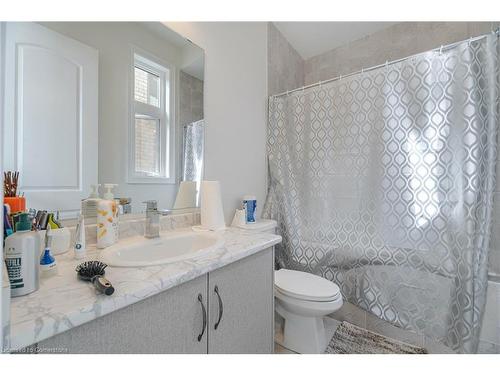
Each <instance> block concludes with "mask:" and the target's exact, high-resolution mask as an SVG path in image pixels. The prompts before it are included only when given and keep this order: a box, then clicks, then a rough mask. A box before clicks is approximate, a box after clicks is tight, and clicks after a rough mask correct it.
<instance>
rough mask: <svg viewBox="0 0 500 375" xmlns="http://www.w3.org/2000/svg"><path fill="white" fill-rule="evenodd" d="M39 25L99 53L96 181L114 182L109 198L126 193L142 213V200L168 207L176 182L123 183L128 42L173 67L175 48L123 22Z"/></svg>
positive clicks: (178, 55) (176, 61)
mask: <svg viewBox="0 0 500 375" xmlns="http://www.w3.org/2000/svg"><path fill="white" fill-rule="evenodd" d="M42 25H44V26H46V27H49V28H51V29H52V30H54V31H57V32H59V33H61V34H64V35H66V36H68V37H70V38H74V39H76V40H79V41H80V42H82V43H85V44H87V45H89V46H91V47H94V48H96V49H97V50H98V51H99V183H100V184H104V183H115V184H119V186H118V187H117V188H116V189H115V196H117V197H118V196H120V197H132V199H133V202H132V205H133V210H134V211H143V204H142V203H141V202H142V201H145V200H147V199H156V200H158V204H159V207H162V208H166V207H172V206H173V202H174V199H175V194H176V192H177V185H172V184H170V185H166V184H127V181H126V176H127V167H128V159H127V147H128V143H127V142H128V141H127V137H128V124H129V117H128V116H129V112H128V103H129V102H128V100H129V83H130V82H129V70H130V63H131V60H130V48H131V47H130V45H131V44H133V45H135V46H137V47H139V48H141V49H143V50H145V51H146V52H149V53H150V54H153V55H154V56H156V57H158V58H160V59H162V60H164V61H166V62H168V63H170V64H173V65H175V66H179V63H180V58H181V51H180V49H179V48H178V47H176V46H174V45H172V44H171V43H168V42H167V41H165V40H163V39H161V38H159V37H157V36H156V35H155V34H153V33H151V32H150V31H148V30H147V29H145V28H144V27H142V26H140V25H139V24H134V23H129V22H44V23H42ZM176 153H177V154H179V152H176ZM101 191H104V190H103V189H102V190H101Z"/></svg>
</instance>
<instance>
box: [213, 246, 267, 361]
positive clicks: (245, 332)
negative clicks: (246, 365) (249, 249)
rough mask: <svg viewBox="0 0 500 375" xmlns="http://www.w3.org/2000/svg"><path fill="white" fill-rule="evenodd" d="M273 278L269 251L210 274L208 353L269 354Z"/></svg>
mask: <svg viewBox="0 0 500 375" xmlns="http://www.w3.org/2000/svg"><path fill="white" fill-rule="evenodd" d="M273 276H274V271H273V250H272V249H271V248H270V249H267V250H264V251H262V252H259V253H257V254H255V255H252V256H250V257H248V258H244V259H242V260H240V261H238V262H235V263H233V264H230V265H228V266H226V267H223V268H221V269H219V270H216V271H214V272H211V273H210V274H209V276H208V295H209V305H210V314H209V317H210V319H209V335H208V352H209V353H272V351H273V310H274V298H273V283H274V279H273ZM216 288H217V290H216ZM219 296H220V298H219ZM219 301H220V306H221V307H222V314H220V312H221V310H220V307H219ZM221 315H222V316H221ZM220 316H221V319H220V322H219V324H218V325H217V328H215V325H216V324H217V322H218V321H219V317H220Z"/></svg>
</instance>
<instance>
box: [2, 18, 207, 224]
mask: <svg viewBox="0 0 500 375" xmlns="http://www.w3.org/2000/svg"><path fill="white" fill-rule="evenodd" d="M5 41H6V43H5V45H6V50H5V60H6V61H5V77H6V82H5V96H4V99H3V100H4V105H5V137H4V139H3V157H4V158H3V163H4V165H3V167H4V170H5V171H17V172H19V181H18V191H17V193H16V195H19V196H22V197H24V199H25V205H26V209H28V208H32V209H34V210H47V211H49V212H54V213H56V212H57V213H59V215H60V217H61V218H72V217H75V216H76V215H77V214H78V213H79V212H80V211H81V210H82V201H83V202H85V199H86V198H88V197H89V196H91V197H92V190H93V188H92V186H95V187H97V188H96V191H97V194H98V195H99V197H103V195H104V193H105V191H107V190H109V191H112V192H113V194H114V199H117V200H118V201H119V203H120V210H121V212H122V214H124V215H126V214H129V213H139V212H143V211H144V205H143V203H142V202H143V201H146V200H156V201H158V207H159V208H164V209H173V210H180V212H186V211H190V210H193V209H196V207H197V206H198V201H199V187H200V181H201V179H202V177H203V152H204V128H205V124H204V113H203V103H204V97H203V92H204V61H205V59H204V51H203V50H202V49H201V48H200V47H198V46H196V45H194V44H193V43H192V42H190V41H189V40H187V39H185V38H183V37H182V36H180V35H178V34H177V33H175V32H173V31H172V30H170V29H169V28H168V27H166V26H165V25H163V24H162V23H158V22H43V23H31V22H26V23H24V22H22V23H17V22H9V23H7V24H6V30H5ZM108 197H109V195H108ZM84 204H85V203H83V205H84Z"/></svg>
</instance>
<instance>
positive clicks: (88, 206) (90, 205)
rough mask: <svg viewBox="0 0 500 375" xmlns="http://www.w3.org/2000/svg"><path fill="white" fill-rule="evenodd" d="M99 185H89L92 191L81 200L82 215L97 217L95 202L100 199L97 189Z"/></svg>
mask: <svg viewBox="0 0 500 375" xmlns="http://www.w3.org/2000/svg"><path fill="white" fill-rule="evenodd" d="M99 186H101V185H100V184H97V185H91V186H90V187H91V189H92V192H91V193H90V195H89V197H88V198H87V199H84V200H82V214H83V216H84V217H97V204H98V203H99V201H100V200H101V199H100V198H99V193H98V191H97V190H98V189H99Z"/></svg>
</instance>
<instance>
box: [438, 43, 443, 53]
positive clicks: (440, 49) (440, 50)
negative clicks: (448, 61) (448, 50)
mask: <svg viewBox="0 0 500 375" xmlns="http://www.w3.org/2000/svg"><path fill="white" fill-rule="evenodd" d="M442 53H443V45H441V48H439V54H440V55H441V54H442Z"/></svg>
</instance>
